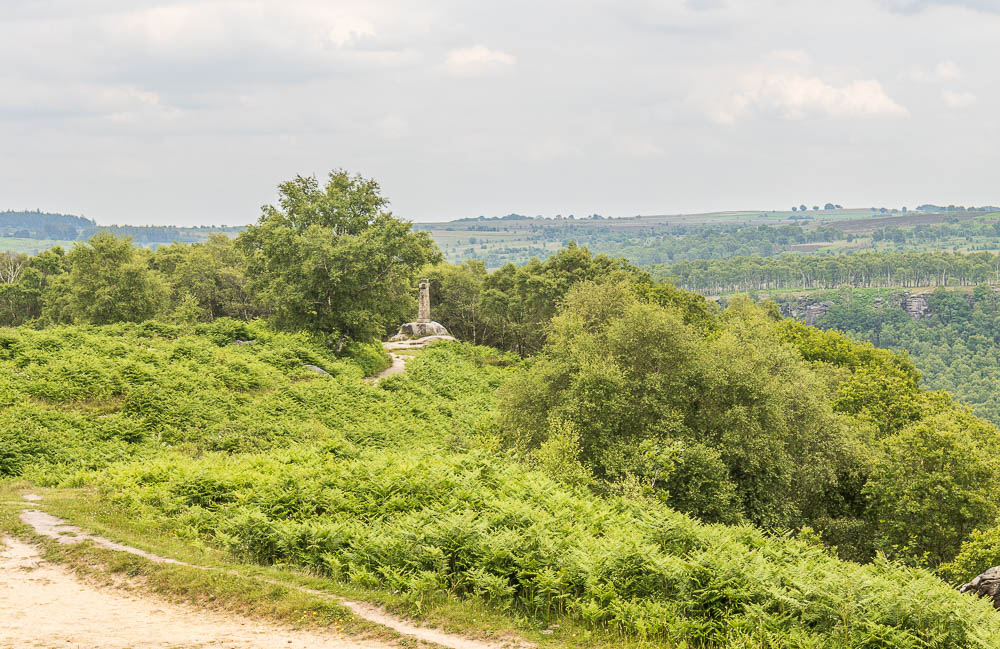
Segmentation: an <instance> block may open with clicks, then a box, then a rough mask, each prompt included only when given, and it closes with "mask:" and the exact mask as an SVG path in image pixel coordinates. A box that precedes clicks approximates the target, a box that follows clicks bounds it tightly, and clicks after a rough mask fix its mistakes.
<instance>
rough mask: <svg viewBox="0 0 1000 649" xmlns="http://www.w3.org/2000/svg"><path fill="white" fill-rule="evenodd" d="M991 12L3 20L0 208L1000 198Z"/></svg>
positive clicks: (650, 209)
mask: <svg viewBox="0 0 1000 649" xmlns="http://www.w3.org/2000/svg"><path fill="white" fill-rule="evenodd" d="M998 36H1000V0H965V1H963V0H950V1H949V0H837V1H836V2H831V1H830V0H815V1H814V0H740V1H738V2H737V1H735V0H732V1H730V0H663V1H658V2H657V1H648V2H646V1H641V0H636V1H627V0H599V1H583V0H573V1H568V0H567V1H559V0H555V1H548V2H545V1H539V0H534V1H531V2H525V1H521V0H505V1H503V2H486V1H482V0H480V1H478V2H467V1H458V0H456V1H449V0H441V1H432V0H428V1H422V0H407V1H401V2H382V1H378V0H374V1H373V0H366V1H364V2H336V1H327V2H295V1H294V0H258V1H243V0H233V1H218V2H216V1H201V2H178V1H171V0H160V1H150V0H90V1H88V2H80V1H79V0H3V2H2V7H0V60H2V61H3V62H4V63H3V65H2V66H0V83H2V86H0V88H2V91H0V210H2V209H6V208H14V209H21V208H29V209H34V208H41V209H42V210H44V211H61V212H66V213H74V214H80V213H83V214H84V215H86V216H89V217H92V218H95V219H97V221H98V222H99V223H105V224H108V223H131V224H146V223H172V224H183V225H194V224H230V225H232V224H242V223H249V222H252V221H254V220H256V218H257V216H258V215H259V212H260V206H261V205H262V204H264V203H269V202H273V201H274V199H275V186H276V185H277V184H278V183H279V182H281V181H282V180H286V179H289V178H292V177H294V176H295V175H296V174H302V175H313V174H315V175H318V176H323V175H325V174H326V173H327V172H328V171H329V170H331V169H334V168H344V169H347V170H349V171H352V172H358V173H361V174H363V175H365V176H369V177H374V178H375V179H377V180H378V181H379V182H380V183H381V185H382V189H383V192H384V194H385V195H386V196H387V197H388V198H389V199H390V200H391V207H392V210H393V212H394V213H395V214H396V215H397V216H400V217H403V218H407V219H412V220H417V221H421V220H423V221H436V220H447V219H452V218H459V217H465V216H479V215H481V214H484V215H487V216H490V215H502V214H507V213H510V212H518V213H522V214H529V215H535V214H543V215H546V216H552V215H555V214H563V215H568V214H576V215H578V216H579V215H583V214H590V213H593V212H598V213H601V214H604V215H614V216H626V215H629V216H630V215H635V214H665V213H678V212H698V211H710V210H717V209H788V207H790V206H791V205H793V204H798V203H807V204H809V205H812V204H814V203H819V204H822V203H825V202H827V201H831V202H835V203H840V204H843V205H845V206H865V207H867V206H872V205H887V206H897V207H899V206H903V205H908V206H910V207H913V206H915V205H917V204H919V203H923V202H943V203H946V204H947V203H955V204H966V205H980V204H987V203H989V204H998V203H1000V185H998V182H997V177H998V162H1000V129H998V122H1000V111H998V106H1000V83H998V81H1000V79H998V77H1000V66H998V65H997V61H998V60H1000V57H998V48H1000V38H998Z"/></svg>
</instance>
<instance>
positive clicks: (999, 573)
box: [958, 566, 1000, 610]
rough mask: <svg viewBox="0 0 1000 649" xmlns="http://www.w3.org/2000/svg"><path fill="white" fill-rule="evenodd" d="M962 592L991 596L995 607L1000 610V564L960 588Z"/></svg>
mask: <svg viewBox="0 0 1000 649" xmlns="http://www.w3.org/2000/svg"><path fill="white" fill-rule="evenodd" d="M958 592H960V593H972V594H973V595H978V596H979V597H986V598H989V600H990V601H991V602H993V608H995V609H997V610H1000V566H994V567H992V568H990V569H989V570H987V571H986V572H984V573H983V574H981V575H979V576H978V577H976V578H975V579H973V580H972V581H970V582H969V583H967V584H964V585H963V586H962V587H961V588H959V589H958Z"/></svg>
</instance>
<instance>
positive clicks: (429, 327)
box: [389, 279, 448, 341]
mask: <svg viewBox="0 0 1000 649" xmlns="http://www.w3.org/2000/svg"><path fill="white" fill-rule="evenodd" d="M427 336H448V330H447V329H445V328H444V325H442V324H441V323H439V322H434V321H433V320H431V282H430V280H428V279H422V280H420V302H419V306H418V307H417V320H416V322H407V323H406V324H404V325H403V326H402V327H400V328H399V333H398V334H396V335H395V336H393V337H392V338H390V339H389V340H392V341H397V340H409V339H412V338H426V337H427Z"/></svg>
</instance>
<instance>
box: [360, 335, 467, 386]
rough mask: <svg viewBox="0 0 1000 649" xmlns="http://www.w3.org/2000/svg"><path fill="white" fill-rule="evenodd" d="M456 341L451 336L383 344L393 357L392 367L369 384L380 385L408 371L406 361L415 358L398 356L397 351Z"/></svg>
mask: <svg viewBox="0 0 1000 649" xmlns="http://www.w3.org/2000/svg"><path fill="white" fill-rule="evenodd" d="M447 340H455V338H452V337H451V336H426V337H424V338H417V339H415V340H397V341H391V342H387V343H382V347H383V348H384V349H385V350H386V351H387V352H389V356H392V365H390V366H389V367H387V368H386V369H384V370H382V371H381V372H379V373H378V374H377V375H376V376H373V377H371V378H369V379H366V380H367V381H368V382H369V383H378V382H379V381H381V380H382V379H384V378H385V377H387V376H392V375H393V374H402V373H403V372H405V371H406V361H408V360H411V359H412V358H413V356H407V355H405V354H397V353H396V352H397V351H406V350H407V349H423V348H424V347H427V346H428V345H431V344H433V343H436V342H440V341H447Z"/></svg>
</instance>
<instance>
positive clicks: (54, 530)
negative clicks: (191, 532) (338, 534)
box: [0, 494, 533, 649]
mask: <svg viewBox="0 0 1000 649" xmlns="http://www.w3.org/2000/svg"><path fill="white" fill-rule="evenodd" d="M24 499H25V500H30V501H33V502H37V501H38V500H40V498H39V497H38V496H35V495H34V494H27V495H26V496H24ZM20 519H21V522H23V523H25V524H27V525H30V526H31V527H32V528H33V529H34V530H35V532H37V533H38V534H41V535H42V536H47V537H49V538H51V539H55V540H56V541H57V542H59V543H61V544H64V545H68V544H75V543H82V542H83V541H91V542H92V543H94V544H95V545H98V546H100V547H103V548H107V549H109V550H116V551H118V552H128V553H130V554H136V555H139V556H141V557H144V558H146V559H148V560H150V561H154V562H157V563H172V564H178V565H183V566H188V567H190V568H195V569H198V570H217V569H213V568H206V567H204V566H197V565H193V564H189V563H184V562H182V561H177V560H176V559H170V558H167V557H161V556H158V555H155V554H151V553H149V552H146V551H144V550H140V549H138V548H133V547H131V546H128V545H123V544H121V543H115V542H114V541H111V540H108V539H105V538H103V537H100V536H96V535H93V534H90V533H88V532H85V531H84V530H82V529H80V528H79V527H76V526H74V525H70V524H69V523H67V522H66V521H64V520H62V519H60V518H57V517H55V516H52V515H51V514H48V513H46V512H43V511H41V510H38V509H30V508H25V509H24V510H22V511H21V515H20ZM4 541H5V543H6V544H7V545H8V546H9V547H12V548H14V550H13V552H14V557H13V559H12V561H14V564H13V565H14V566H15V567H16V565H17V561H18V558H17V557H18V556H22V555H23V556H27V557H28V559H27V560H28V561H29V562H34V564H37V565H35V567H34V569H36V570H40V569H42V568H44V569H45V570H46V571H53V572H54V573H58V574H59V575H61V577H60V579H61V582H59V583H60V585H61V587H60V588H56V589H50V588H47V586H48V585H49V583H50V581H51V583H56V582H54V581H52V580H51V579H50V578H49V577H46V576H43V577H41V578H40V579H35V580H31V579H28V580H24V579H22V580H20V582H17V583H15V581H16V580H14V579H12V577H16V575H15V574H14V571H13V570H11V569H10V567H9V566H8V559H7V552H4V554H2V555H0V611H3V612H4V620H0V649H8V647H11V648H13V647H55V646H59V647H67V646H68V647H72V648H73V649H83V648H87V649H90V648H91V647H93V648H95V649H97V648H98V647H99V648H100V649H105V648H107V649H118V647H123V648H124V647H130V648H133V647H134V648H135V649H146V648H147V647H148V648H153V647H155V648H157V649H159V648H161V647H164V648H165V647H170V648H171V649H175V648H176V649H180V648H181V647H184V648H185V649H187V647H197V648H200V647H221V648H224V649H228V648H229V647H239V648H240V649H243V648H246V649H258V648H261V649H270V648H271V647H279V646H280V647H299V648H302V649H312V648H314V647H315V648H317V649H326V648H327V647H335V648H347V647H359V648H360V647H379V648H385V647H391V646H393V645H387V644H379V643H373V642H359V641H354V640H349V639H344V640H341V639H340V638H335V639H331V638H329V637H325V636H321V635H316V634H310V633H305V632H294V631H288V630H283V631H282V634H283V635H282V634H278V635H277V636H275V637H279V638H280V639H282V642H284V644H282V643H280V642H277V641H275V642H276V643H274V644H267V643H266V642H265V643H263V644H261V643H258V644H253V643H248V642H247V641H246V640H239V642H237V643H236V644H225V643H226V642H229V640H228V637H227V636H225V633H228V632H229V631H227V630H226V629H223V628H219V629H216V631H215V632H214V633H216V635H217V636H218V638H217V639H216V640H212V642H215V644H212V643H211V642H208V641H205V642H203V643H202V644H197V643H192V642H190V641H189V640H185V639H183V638H182V639H181V640H178V639H177V638H178V636H177V635H176V634H173V632H171V633H168V634H167V635H162V634H161V635H155V634H154V635H152V636H149V635H143V633H145V631H143V629H144V628H145V627H143V626H142V625H141V624H140V625H139V627H136V628H138V629H139V631H138V634H137V635H136V634H132V631H131V630H124V631H123V632H124V633H126V634H130V635H128V638H131V641H130V642H131V644H129V642H126V643H125V644H113V643H110V642H107V643H97V644H87V643H86V642H82V641H76V640H73V639H67V640H66V643H72V642H76V644H61V643H53V642H51V640H50V639H48V638H50V637H54V636H51V633H57V634H58V633H62V632H64V631H65V630H66V628H75V627H74V624H75V622H74V623H73V624H69V625H66V628H64V625H62V624H61V623H62V619H61V618H60V614H58V613H57V611H60V610H70V609H73V610H74V611H75V609H76V604H75V600H74V599H73V597H75V595H72V594H71V592H70V591H71V590H72V589H69V590H67V586H66V585H67V584H70V583H72V585H73V588H76V589H79V590H81V591H86V592H87V593H89V594H90V596H91V597H92V599H93V600H94V602H95V604H94V605H95V606H103V605H107V606H110V607H111V608H112V609H114V606H116V604H115V603H114V601H113V598H114V597H116V596H115V595H114V593H107V592H104V591H101V590H98V589H95V588H92V587H89V586H87V585H85V584H83V583H81V582H79V580H77V579H76V578H75V577H74V576H73V575H72V574H70V573H68V572H67V571H66V570H64V569H62V568H60V567H57V566H54V565H52V564H47V563H45V562H41V561H40V560H39V559H38V553H37V551H36V550H35V549H34V548H33V547H32V546H29V545H25V544H24V543H21V542H20V541H15V540H12V539H4ZM224 572H230V571H224ZM231 574H235V573H231ZM263 581H266V582H268V583H273V584H278V585H281V586H285V587H288V588H297V589H298V590H300V591H302V592H305V593H309V594H311V595H316V596H318V597H324V598H328V599H333V600H336V601H337V602H338V603H339V604H342V605H343V606H345V607H347V608H348V609H350V611H351V612H352V613H354V614H355V615H357V616H358V617H360V618H363V619H365V620H368V621H369V622H374V623H375V624H380V625H382V626H385V627H388V628H390V629H392V630H394V631H396V632H397V633H399V634H401V635H403V636H408V637H411V638H414V639H417V640H423V641H425V642H431V643H435V644H438V645H441V646H442V647H447V648H448V649H509V648H516V649H530V648H531V647H532V646H533V645H531V644H530V643H526V642H523V641H520V640H515V639H509V640H499V641H495V642H488V641H483V640H474V639H472V638H465V637H462V636H458V635H454V634H451V633H446V632H444V631H439V630H437V629H432V628H429V627H422V626H417V625H416V624H413V623H411V622H408V621H407V620H404V619H402V618H399V617H396V616H394V615H390V614H389V613H386V612H385V611H384V610H382V609H381V608H379V607H378V606H375V605H372V604H368V603H366V602H355V601H351V600H347V599H344V598H343V597H338V596H336V595H332V594H330V593H324V592H323V591H319V590H314V589H312V588H305V587H301V586H295V585H291V584H285V583H280V582H277V581H273V580H270V579H263ZM18 584H20V587H18ZM8 587H10V588H12V592H11V593H10V595H9V598H10V601H16V600H17V599H18V597H21V596H23V595H27V596H28V599H29V600H30V601H36V602H38V601H42V602H48V603H49V604H50V605H51V606H54V607H55V608H54V609H52V610H53V611H56V613H53V614H54V616H55V619H54V620H52V621H50V622H47V623H46V625H43V627H42V628H41V629H39V627H38V625H37V624H36V623H35V620H34V618H33V616H32V615H30V614H29V615H12V616H10V617H9V618H8V617H7V616H6V611H7V609H6V605H7V603H8V602H7V599H8V592H7V590H8ZM40 587H41V588H42V589H47V590H44V592H43V590H40V589H39V588H40ZM19 591H23V592H19ZM98 596H108V597H111V598H112V601H110V603H108V602H104V603H101V602H98V601H97V600H98V599H99V597H98ZM32 597H34V599H33V600H32ZM67 597H69V599H67ZM119 597H120V596H119ZM126 599H127V600H128V601H129V602H131V603H132V605H133V609H131V612H132V613H136V614H138V615H139V617H136V618H128V617H123V618H122V619H123V620H126V621H127V620H129V619H131V620H140V621H143V620H145V619H146V615H147V612H148V611H150V610H152V611H154V612H157V613H160V612H162V611H164V610H167V609H169V608H171V607H172V608H173V609H177V610H180V611H183V613H182V615H183V618H182V619H183V620H192V619H195V618H197V620H196V624H195V628H196V629H201V627H203V626H205V625H208V626H207V627H206V629H209V630H201V631H198V633H209V631H210V630H211V629H210V627H213V625H215V626H218V625H217V622H218V621H219V620H221V621H223V622H229V623H230V626H229V627H227V628H230V629H231V627H232V625H233V624H236V623H238V625H239V626H240V627H241V628H242V627H244V626H247V625H251V626H255V627H259V628H260V629H263V630H261V631H259V632H257V631H255V632H254V633H257V635H256V636H254V637H255V638H258V639H261V638H264V636H266V635H267V634H269V633H270V632H269V631H268V630H267V629H281V627H278V626H275V625H268V624H263V623H259V622H256V621H251V620H242V621H239V620H238V619H236V620H234V618H232V617H229V616H226V617H222V616H219V615H215V614H211V613H207V612H203V611H194V610H193V609H185V608H183V607H178V606H173V605H168V604H163V603H161V602H157V601H152V602H150V601H148V600H146V599H144V598H138V597H134V596H130V597H128V598H126ZM136 607H138V608H136ZM143 607H145V609H144V610H145V611H146V612H143V610H141V609H143ZM12 610H13V609H12ZM26 611H28V612H30V611H31V609H30V608H28V609H26ZM203 613H204V615H203ZM212 615H215V617H216V618H217V619H216V620H213V619H212ZM69 618H72V619H73V620H76V619H77V618H76V617H73V616H67V619H69ZM83 619H89V620H92V625H93V624H96V625H97V626H98V627H100V626H101V622H100V620H102V619H104V615H103V614H101V613H100V612H99V611H97V610H95V611H92V612H91V613H88V614H87V615H86V616H84V618H83ZM5 620H6V621H5ZM94 620H96V622H93V621H94ZM184 623H186V622H184ZM49 626H53V627H54V629H52V630H51V631H50V630H49V629H48V627H49ZM133 626H134V625H133ZM116 628H117V627H116ZM129 629H132V627H129ZM83 631H86V629H84V630H83ZM87 632H89V631H87ZM8 633H10V634H12V635H11V636H10V638H8V635H7V634H8ZM18 633H20V634H21V635H20V636H19V635H17V634H18ZM39 634H40V635H39ZM296 634H297V635H298V636H302V638H301V639H299V640H296V639H294V638H292V636H293V635H296ZM36 635H38V637H39V638H40V639H39V642H42V644H24V643H23V641H24V640H25V639H26V638H35V636H36ZM123 637H124V636H123ZM140 637H141V638H146V639H148V638H151V637H152V638H160V639H162V638H169V642H165V641H161V643H160V644H142V643H141V642H139V639H140ZM185 637H186V636H185ZM242 637H244V636H241V638H242ZM211 638H216V636H215V635H213V636H211ZM290 638H291V639H290ZM175 640H176V641H175ZM266 640H267V641H270V636H268V637H267V638H266ZM334 640H336V642H334V643H333V644H331V642H333V641H334ZM46 643H48V644H46ZM220 643H221V644H220ZM240 643H242V644H240Z"/></svg>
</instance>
